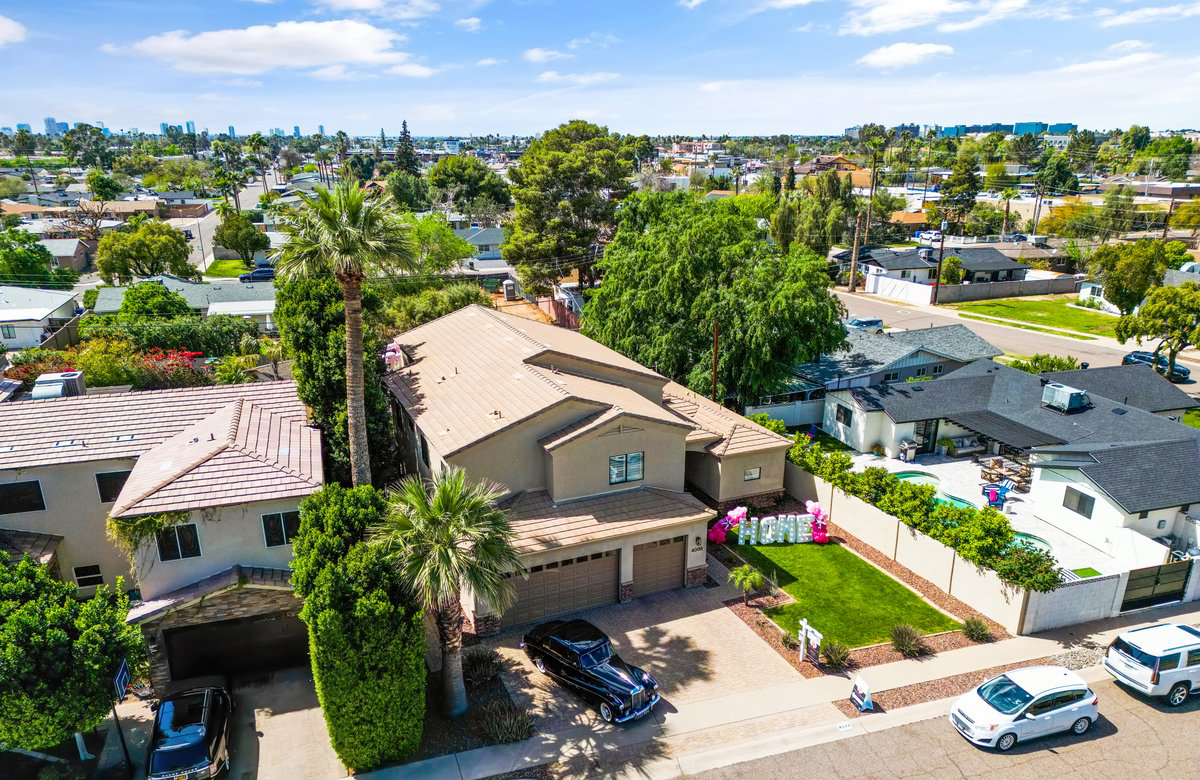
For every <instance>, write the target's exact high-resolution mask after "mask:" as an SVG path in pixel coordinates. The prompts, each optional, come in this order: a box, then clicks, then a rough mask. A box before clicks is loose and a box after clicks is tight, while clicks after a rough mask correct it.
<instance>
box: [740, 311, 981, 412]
mask: <svg viewBox="0 0 1200 780" xmlns="http://www.w3.org/2000/svg"><path fill="white" fill-rule="evenodd" d="M1002 354H1004V353H1003V352H1002V351H1000V350H998V349H996V348H995V347H993V346H992V345H991V344H989V343H988V342H986V341H984V340H983V339H981V338H980V337H979V336H977V335H975V332H974V331H972V330H971V329H970V328H968V327H967V326H965V325H943V326H939V327H936V328H918V329H914V330H903V331H891V332H888V333H871V332H869V331H865V330H849V331H847V333H846V346H845V347H844V348H843V349H840V350H838V351H837V352H832V353H830V354H829V355H826V356H824V357H822V358H821V359H820V360H817V361H815V362H812V363H805V364H804V365H800V366H796V367H795V368H793V369H792V379H791V380H790V381H789V382H788V384H787V385H786V386H784V387H783V388H781V389H780V391H779V392H778V393H776V394H774V395H771V396H768V397H766V398H764V399H762V402H761V403H759V404H758V405H755V406H748V407H746V414H748V415H749V414H759V413H765V414H768V415H770V416H771V417H773V418H775V419H777V420H782V421H783V423H784V424H785V425H788V426H791V427H796V426H801V425H811V424H814V423H816V424H820V423H821V422H822V420H824V419H825V418H826V417H827V416H828V414H827V412H826V405H827V403H829V401H828V393H830V392H832V391H834V390H842V389H845V388H849V387H872V386H874V385H878V384H883V383H885V382H905V381H907V380H909V379H925V378H930V377H939V376H944V375H945V374H949V373H950V372H952V371H955V370H957V369H959V368H961V367H963V366H965V365H966V364H968V363H970V362H972V361H975V360H980V359H990V358H994V357H999V356H1000V355H1002Z"/></svg>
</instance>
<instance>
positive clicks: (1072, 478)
mask: <svg viewBox="0 0 1200 780" xmlns="http://www.w3.org/2000/svg"><path fill="white" fill-rule="evenodd" d="M1094 371H1102V372H1103V373H1100V374H1099V376H1096V377H1092V376H1088V375H1089V374H1091V373H1092V372H1094ZM1057 377H1062V378H1064V379H1070V381H1073V382H1074V383H1075V385H1074V386H1073V387H1072V386H1069V385H1068V386H1063V385H1061V384H1059V383H1057V381H1056V378H1057ZM1072 390H1075V391H1077V392H1072ZM1105 393H1112V394H1113V395H1114V396H1116V397H1109V396H1107V395H1104V394H1105ZM1180 396H1184V394H1183V393H1182V392H1181V391H1180V390H1179V389H1178V388H1175V387H1174V386H1172V385H1171V384H1170V383H1169V382H1168V381H1167V380H1166V379H1164V378H1163V377H1161V376H1159V375H1158V374H1157V373H1155V372H1153V371H1151V370H1149V369H1148V368H1146V367H1144V366H1114V367H1111V368H1106V369H1088V370H1086V371H1076V372H1063V373H1059V374H1048V375H1046V376H1044V377H1039V376H1037V375H1036V374H1029V373H1026V372H1024V371H1019V370H1017V369H1014V368H1009V367H1008V366H1004V365H1001V364H999V363H994V362H992V361H984V360H981V361H977V362H975V363H971V364H970V365H968V366H966V367H964V368H962V369H959V370H958V371H956V372H954V373H953V374H950V375H949V376H947V377H945V378H943V379H939V380H937V381H933V382H911V383H898V384H896V383H893V384H884V385H877V386H875V387H861V388H853V389H849V390H842V391H838V392H836V393H831V394H830V401H831V403H830V404H829V405H828V407H827V409H828V410H829V413H828V414H827V416H826V419H825V422H824V425H823V426H822V427H823V428H824V429H825V430H826V431H827V432H828V433H830V434H832V435H833V436H835V437H836V438H837V439H839V440H840V441H842V442H844V443H846V444H847V445H849V446H850V447H852V448H854V449H856V450H858V451H859V452H866V451H870V450H871V449H872V448H873V447H874V446H876V445H879V446H880V447H882V449H883V451H884V452H885V454H886V455H887V456H888V457H896V456H897V455H898V454H899V453H900V451H901V450H902V449H903V444H904V443H905V442H915V443H916V444H917V446H918V448H919V451H921V452H930V451H932V450H933V449H934V447H935V446H936V442H937V441H938V440H940V439H944V438H954V437H969V438H971V439H972V440H973V441H976V442H978V443H979V444H980V445H982V447H983V449H984V450H985V452H986V453H990V454H993V455H996V454H998V455H1004V456H1007V457H1010V458H1013V459H1015V460H1018V461H1022V462H1027V463H1028V464H1029V466H1030V467H1031V469H1032V480H1031V482H1030V486H1029V490H1028V493H1027V494H1024V495H1022V496H1021V500H1022V501H1025V502H1027V503H1029V504H1031V505H1033V508H1034V511H1035V512H1036V513H1037V515H1038V517H1040V518H1041V519H1043V520H1045V521H1047V522H1050V523H1053V524H1055V525H1057V526H1058V527H1060V528H1063V529H1064V530H1066V531H1067V532H1068V533H1070V534H1072V535H1073V536H1075V537H1077V538H1079V539H1084V540H1092V543H1094V544H1102V545H1104V546H1109V547H1110V548H1111V545H1112V540H1113V539H1115V538H1118V537H1120V536H1122V535H1123V534H1124V532H1122V531H1119V530H1114V529H1129V530H1130V531H1132V532H1134V533H1136V534H1138V535H1140V536H1141V537H1145V539H1142V540H1137V542H1138V545H1137V546H1138V547H1139V549H1140V552H1139V553H1138V554H1139V555H1143V556H1145V555H1150V556H1151V557H1154V556H1157V557H1158V560H1149V561H1145V559H1143V560H1144V561H1145V562H1143V563H1142V564H1141V565H1148V564H1157V563H1163V562H1165V559H1166V556H1167V553H1168V551H1169V548H1168V547H1166V546H1163V545H1159V547H1161V549H1158V547H1155V545H1153V544H1149V543H1148V542H1147V543H1146V544H1142V542H1145V541H1146V540H1148V539H1151V538H1154V537H1165V536H1168V535H1173V536H1175V537H1177V538H1179V539H1183V540H1184V541H1183V543H1184V545H1185V546H1186V545H1189V544H1190V545H1193V546H1195V545H1197V544H1200V538H1198V537H1197V528H1198V526H1197V525H1196V524H1195V523H1192V522H1190V521H1189V520H1188V519H1187V516H1188V513H1189V512H1190V508H1191V505H1193V504H1198V503H1200V480H1197V479H1196V476H1197V474H1200V430H1197V429H1195V428H1191V427H1189V426H1187V425H1183V424H1181V423H1178V422H1175V421H1174V420H1171V419H1168V418H1167V416H1164V415H1163V412H1171V413H1178V412H1179V410H1181V409H1186V408H1191V407H1192V406H1194V404H1195V402H1194V401H1191V400H1190V399H1187V398H1186V397H1180ZM1066 397H1070V398H1071V399H1073V401H1072V402H1071V403H1065V402H1063V401H1062V400H1058V399H1062V398H1066ZM1072 404H1074V407H1072ZM1172 416H1174V415H1173V414H1172ZM982 457H984V458H986V457H987V456H986V455H984V456H982ZM1101 538H1103V541H1101Z"/></svg>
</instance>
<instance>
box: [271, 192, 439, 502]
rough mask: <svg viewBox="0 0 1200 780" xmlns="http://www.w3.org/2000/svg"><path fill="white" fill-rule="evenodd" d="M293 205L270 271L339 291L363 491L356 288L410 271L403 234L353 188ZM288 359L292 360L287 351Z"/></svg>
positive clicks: (350, 418) (392, 214)
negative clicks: (331, 284) (330, 284)
mask: <svg viewBox="0 0 1200 780" xmlns="http://www.w3.org/2000/svg"><path fill="white" fill-rule="evenodd" d="M300 199H301V206H300V207H299V208H297V209H295V210H292V211H290V212H288V214H287V217H286V219H285V220H284V222H283V224H282V225H281V226H280V227H281V230H282V231H283V232H284V233H285V234H286V235H287V243H286V244H284V246H283V248H282V249H281V250H280V252H279V259H278V262H277V264H276V268H277V269H278V273H279V276H280V277H281V278H282V279H284V280H293V279H322V278H331V279H333V280H334V281H335V282H337V285H338V286H339V287H340V288H341V290H342V298H343V303H344V308H343V316H344V318H345V339H346V349H345V363H346V365H345V374H344V381H345V391H346V418H347V425H348V427H349V444H350V474H351V477H352V479H353V481H354V484H355V485H369V484H371V454H370V450H369V449H368V433H367V411H366V400H365V393H366V389H365V385H364V383H365V376H364V368H363V363H364V359H363V354H364V353H363V309H362V304H363V301H362V298H363V296H362V288H363V283H364V282H365V281H366V280H367V279H368V278H369V277H370V276H371V275H373V274H380V273H382V274H388V273H397V272H400V271H410V270H412V269H413V268H415V266H416V253H415V252H414V249H413V242H412V237H411V235H410V231H411V228H410V226H409V225H407V224H405V222H404V221H403V220H402V219H401V218H400V215H399V213H397V211H396V210H395V208H394V207H393V206H392V205H391V204H390V203H387V202H386V201H381V200H378V199H375V198H373V197H372V196H371V195H369V194H368V193H366V192H365V191H363V190H362V189H360V188H359V187H358V185H357V183H355V182H353V181H346V182H342V183H341V184H340V185H338V186H337V187H336V188H334V189H332V190H326V189H324V188H322V187H317V188H316V189H315V191H314V193H313V194H312V195H303V194H302V195H301V196H300ZM287 342H288V339H287V338H286V336H285V338H284V343H285V345H286V344H287ZM292 356H293V358H295V357H297V355H296V353H295V352H292Z"/></svg>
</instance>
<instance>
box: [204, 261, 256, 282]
mask: <svg viewBox="0 0 1200 780" xmlns="http://www.w3.org/2000/svg"><path fill="white" fill-rule="evenodd" d="M249 270H250V269H249V268H247V267H246V264H245V263H243V262H242V261H241V260H240V259H238V258H236V257H229V258H225V259H223V260H213V264H212V265H210V266H209V267H208V268H207V269H205V271H204V275H205V276H213V277H237V275H238V274H244V273H246V272H247V271H249Z"/></svg>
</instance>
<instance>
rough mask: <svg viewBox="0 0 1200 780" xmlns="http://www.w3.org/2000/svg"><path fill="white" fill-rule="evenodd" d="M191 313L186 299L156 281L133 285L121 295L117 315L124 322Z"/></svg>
mask: <svg viewBox="0 0 1200 780" xmlns="http://www.w3.org/2000/svg"><path fill="white" fill-rule="evenodd" d="M191 313H192V310H191V308H190V307H189V306H188V303H187V300H186V299H184V297H183V296H182V295H180V294H179V293H177V292H175V291H174V290H168V289H167V288H166V286H165V285H161V284H159V283H157V282H142V283H140V284H135V285H133V286H132V287H130V288H129V289H127V290H126V291H125V293H124V295H122V296H121V308H120V311H119V316H120V317H121V319H122V320H124V321H126V322H139V321H142V320H148V319H154V318H162V317H179V316H186V315H188V314H191Z"/></svg>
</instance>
